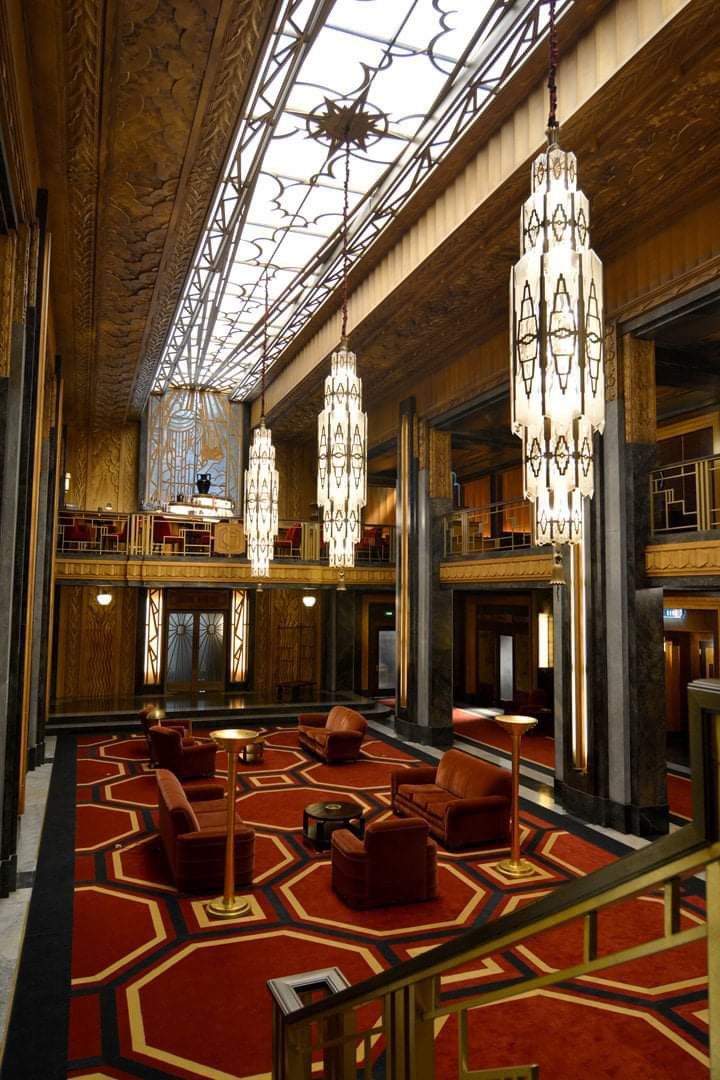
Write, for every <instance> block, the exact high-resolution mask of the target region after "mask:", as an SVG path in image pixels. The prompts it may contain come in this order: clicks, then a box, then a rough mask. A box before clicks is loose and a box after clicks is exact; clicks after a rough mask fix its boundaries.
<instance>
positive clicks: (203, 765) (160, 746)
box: [150, 724, 217, 780]
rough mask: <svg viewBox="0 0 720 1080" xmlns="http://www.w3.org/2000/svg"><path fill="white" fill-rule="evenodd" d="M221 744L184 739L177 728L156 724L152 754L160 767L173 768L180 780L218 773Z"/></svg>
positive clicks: (171, 769)
mask: <svg viewBox="0 0 720 1080" xmlns="http://www.w3.org/2000/svg"><path fill="white" fill-rule="evenodd" d="M216 753H217V747H216V746H215V744H214V743H211V742H200V741H199V740H198V739H188V738H183V736H182V734H181V733H180V732H179V731H176V730H175V729H174V728H169V727H161V726H160V724H155V725H154V726H153V727H151V728H150V755H151V757H152V760H153V761H155V762H156V763H157V765H158V767H159V768H161V769H169V770H170V772H172V773H175V775H176V776H177V777H178V779H179V780H189V779H191V778H192V777H194V776H214V775H215V754H216Z"/></svg>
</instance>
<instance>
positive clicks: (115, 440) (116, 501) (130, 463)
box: [65, 424, 140, 513]
mask: <svg viewBox="0 0 720 1080" xmlns="http://www.w3.org/2000/svg"><path fill="white" fill-rule="evenodd" d="M139 441H140V429H139V425H138V424H125V425H124V426H123V427H115V428H108V429H96V430H95V431H90V430H87V429H85V428H84V427H82V426H81V425H78V424H73V425H68V427H67V429H66V445H65V471H66V472H69V473H70V477H71V479H70V489H69V491H68V492H67V495H66V501H67V502H68V503H71V504H72V505H73V506H79V507H81V508H83V509H86V508H87V509H96V508H97V507H98V506H105V505H106V503H111V504H112V507H113V509H114V510H119V511H122V512H123V513H133V512H134V511H136V510H137V508H138V451H139Z"/></svg>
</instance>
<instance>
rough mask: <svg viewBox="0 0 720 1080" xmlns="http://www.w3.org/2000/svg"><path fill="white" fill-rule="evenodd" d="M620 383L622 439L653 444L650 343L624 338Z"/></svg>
mask: <svg viewBox="0 0 720 1080" xmlns="http://www.w3.org/2000/svg"><path fill="white" fill-rule="evenodd" d="M622 381H623V397H624V398H625V438H626V439H627V441H628V442H631V443H654V442H655V439H656V430H657V411H656V390H655V342H654V341H643V340H642V339H641V338H637V337H634V336H633V335H632V334H625V335H624V337H623V339H622Z"/></svg>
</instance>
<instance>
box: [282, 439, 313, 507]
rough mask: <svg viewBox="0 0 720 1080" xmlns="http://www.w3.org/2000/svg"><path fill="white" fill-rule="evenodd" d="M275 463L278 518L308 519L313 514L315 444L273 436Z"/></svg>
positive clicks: (309, 441)
mask: <svg viewBox="0 0 720 1080" xmlns="http://www.w3.org/2000/svg"><path fill="white" fill-rule="evenodd" d="M274 442H275V464H276V466H277V470H278V475H279V482H280V490H279V492H278V513H279V516H280V520H281V521H295V520H297V521H308V520H311V519H312V518H313V516H314V515H315V516H317V506H316V503H317V443H316V441H315V440H314V439H308V440H306V441H305V442H296V441H294V440H285V439H276V440H274Z"/></svg>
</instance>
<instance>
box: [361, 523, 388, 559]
mask: <svg viewBox="0 0 720 1080" xmlns="http://www.w3.org/2000/svg"><path fill="white" fill-rule="evenodd" d="M382 536H383V530H382V526H381V525H366V526H365V528H364V529H363V531H362V538H361V540H360V543H359V544H356V545H355V554H356V555H357V557H358V560H361V561H364V562H371V561H373V562H374V561H377V560H378V559H380V557H381V552H382Z"/></svg>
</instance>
